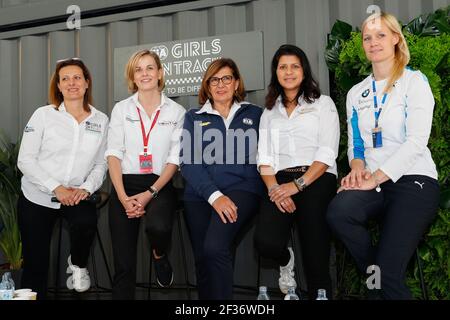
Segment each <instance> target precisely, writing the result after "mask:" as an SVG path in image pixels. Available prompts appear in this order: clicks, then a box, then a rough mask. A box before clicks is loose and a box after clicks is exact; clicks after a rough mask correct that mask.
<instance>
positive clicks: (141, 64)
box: [105, 50, 185, 300]
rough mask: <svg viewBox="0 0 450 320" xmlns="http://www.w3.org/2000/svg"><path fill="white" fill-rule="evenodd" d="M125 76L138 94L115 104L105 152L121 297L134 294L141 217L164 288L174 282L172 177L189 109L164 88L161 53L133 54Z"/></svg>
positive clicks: (115, 293) (117, 294) (115, 290)
mask: <svg viewBox="0 0 450 320" xmlns="http://www.w3.org/2000/svg"><path fill="white" fill-rule="evenodd" d="M125 77H126V79H127V82H128V89H129V91H131V92H133V93H134V94H133V95H132V96H131V97H129V98H127V99H125V100H122V101H120V102H118V103H117V104H116V105H115V106H114V109H113V111H112V114H111V123H110V128H109V133H108V149H107V151H106V153H105V156H106V157H107V159H108V165H109V173H110V176H111V181H112V183H113V185H114V189H113V191H112V194H111V201H110V207H109V223H110V228H111V236H112V245H113V254H114V267H115V276H114V283H113V299H122V300H124V299H134V294H135V287H136V255H137V239H138V233H139V225H140V222H141V220H143V221H144V223H145V231H146V234H147V237H148V240H149V241H150V246H151V248H152V252H151V254H153V257H154V261H155V270H156V279H157V282H158V284H159V285H160V286H162V287H168V286H170V285H171V284H172V281H173V271H172V267H171V265H170V262H169V260H168V258H167V249H168V247H169V244H170V239H171V234H172V225H173V219H174V213H175V210H176V204H177V196H176V193H175V189H174V188H173V186H172V184H171V179H172V177H173V175H174V174H175V172H176V171H177V168H178V159H179V140H180V136H181V127H182V126H183V120H184V114H185V110H184V108H183V107H182V106H180V105H179V104H177V103H175V102H174V101H173V100H171V99H169V98H167V97H166V96H165V95H164V94H163V93H162V90H163V88H164V71H163V68H162V65H161V62H160V60H159V57H158V55H157V54H156V53H154V52H151V51H149V50H141V51H138V52H136V53H134V54H133V55H132V56H131V58H130V59H129V60H128V63H127V65H126V70H125ZM141 218H142V219H141Z"/></svg>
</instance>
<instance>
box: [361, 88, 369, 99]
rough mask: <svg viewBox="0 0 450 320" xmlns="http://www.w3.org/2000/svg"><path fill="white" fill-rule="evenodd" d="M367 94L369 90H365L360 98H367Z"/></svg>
mask: <svg viewBox="0 0 450 320" xmlns="http://www.w3.org/2000/svg"><path fill="white" fill-rule="evenodd" d="M369 93H370V90H369V89H366V90H364V92H363V93H362V94H361V97H363V98H367V96H368V95H369Z"/></svg>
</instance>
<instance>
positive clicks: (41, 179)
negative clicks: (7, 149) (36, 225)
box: [17, 103, 108, 209]
mask: <svg viewBox="0 0 450 320" xmlns="http://www.w3.org/2000/svg"><path fill="white" fill-rule="evenodd" d="M90 108H91V114H90V115H89V116H88V117H87V118H86V119H85V120H83V121H82V122H81V123H78V122H77V120H76V119H75V118H74V117H73V116H72V115H71V114H70V113H68V112H67V111H66V108H65V106H64V103H62V104H61V105H60V106H59V108H58V110H57V109H56V108H55V106H54V105H47V106H44V107H40V108H39V109H37V110H36V111H35V112H34V113H33V115H32V116H31V118H30V120H29V121H28V124H27V125H26V127H25V129H24V133H23V137H22V142H21V144H20V150H19V157H18V160H17V166H18V167H19V169H20V171H21V172H22V173H23V177H22V191H23V194H24V196H25V197H26V198H27V199H28V200H30V201H31V202H33V203H36V204H39V205H42V206H45V207H48V208H54V209H59V208H60V206H61V204H60V203H54V202H51V198H52V197H53V196H54V194H53V190H54V189H55V188H56V187H58V186H60V185H62V186H64V187H73V188H80V189H85V190H87V191H88V192H90V193H93V192H95V191H96V190H98V189H99V188H100V187H101V186H102V184H103V181H104V179H105V173H106V168H107V165H106V161H105V160H104V158H103V154H104V152H105V150H106V136H107V130H108V129H107V128H108V117H107V116H106V115H105V114H104V113H102V112H100V111H98V110H97V109H95V108H94V107H92V106H90Z"/></svg>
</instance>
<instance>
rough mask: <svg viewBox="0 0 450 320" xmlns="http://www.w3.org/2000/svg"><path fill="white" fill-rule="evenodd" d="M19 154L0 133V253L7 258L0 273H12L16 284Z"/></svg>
mask: <svg viewBox="0 0 450 320" xmlns="http://www.w3.org/2000/svg"><path fill="white" fill-rule="evenodd" d="M18 151H19V144H18V143H17V144H14V143H11V142H9V139H8V137H7V136H6V135H5V134H4V133H3V132H0V190H1V192H0V250H1V251H2V255H3V257H4V258H5V259H6V263H5V264H3V265H1V269H2V270H0V273H4V272H5V271H12V274H13V278H14V280H15V282H19V281H20V275H21V268H22V242H21V239H20V232H19V224H18V219H17V198H18V195H19V192H20V171H19V170H18V168H17V155H18ZM18 284H19V283H16V286H18Z"/></svg>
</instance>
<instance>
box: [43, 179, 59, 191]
mask: <svg viewBox="0 0 450 320" xmlns="http://www.w3.org/2000/svg"><path fill="white" fill-rule="evenodd" d="M60 185H61V183H59V182H58V181H56V180H55V179H53V178H50V179H48V180H47V181H45V183H44V186H45V187H46V188H47V189H48V190H49V191H50V192H53V190H55V189H56V188H57V187H58V186H60Z"/></svg>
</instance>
